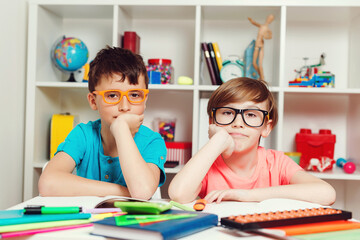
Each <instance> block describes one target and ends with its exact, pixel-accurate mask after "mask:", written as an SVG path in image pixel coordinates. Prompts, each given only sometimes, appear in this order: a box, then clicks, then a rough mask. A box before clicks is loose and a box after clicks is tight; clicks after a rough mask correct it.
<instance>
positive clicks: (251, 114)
mask: <svg viewBox="0 0 360 240" xmlns="http://www.w3.org/2000/svg"><path fill="white" fill-rule="evenodd" d="M245 116H246V117H248V118H256V117H258V116H259V113H258V112H257V111H256V110H254V111H246V112H245Z"/></svg>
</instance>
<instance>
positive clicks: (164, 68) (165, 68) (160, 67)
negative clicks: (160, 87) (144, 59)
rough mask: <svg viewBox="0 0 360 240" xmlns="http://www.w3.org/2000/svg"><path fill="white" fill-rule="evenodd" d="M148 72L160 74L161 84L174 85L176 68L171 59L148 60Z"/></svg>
mask: <svg viewBox="0 0 360 240" xmlns="http://www.w3.org/2000/svg"><path fill="white" fill-rule="evenodd" d="M147 71H155V72H160V73H161V75H160V80H161V84H169V83H173V74H174V68H173V67H172V66H171V60H170V59H163V58H152V59H149V60H148V66H147Z"/></svg>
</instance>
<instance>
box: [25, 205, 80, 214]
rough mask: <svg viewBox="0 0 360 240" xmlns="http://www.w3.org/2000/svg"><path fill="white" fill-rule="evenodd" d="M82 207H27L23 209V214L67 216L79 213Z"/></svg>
mask: <svg viewBox="0 0 360 240" xmlns="http://www.w3.org/2000/svg"><path fill="white" fill-rule="evenodd" d="M81 211H82V207H44V206H28V207H25V208H24V214H68V213H80V212H81Z"/></svg>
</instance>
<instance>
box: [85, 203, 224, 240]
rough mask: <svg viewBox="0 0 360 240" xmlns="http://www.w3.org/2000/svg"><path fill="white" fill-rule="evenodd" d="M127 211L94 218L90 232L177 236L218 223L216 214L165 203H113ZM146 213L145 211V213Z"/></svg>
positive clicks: (127, 236)
mask: <svg viewBox="0 0 360 240" xmlns="http://www.w3.org/2000/svg"><path fill="white" fill-rule="evenodd" d="M115 206H117V207H119V208H121V209H122V210H123V211H126V212H127V213H130V214H127V215H122V216H115V217H110V218H106V219H103V220H101V221H97V222H94V228H93V231H92V234H93V235H100V236H105V237H112V238H120V239H165V240H166V239H178V238H181V237H184V236H187V235H190V234H193V233H196V232H200V231H203V230H205V229H208V228H211V227H214V226H217V225H218V216H217V215H215V214H211V213H199V212H194V211H183V210H174V209H170V208H171V207H172V206H173V205H172V204H169V203H148V202H142V203H139V202H138V203H136V202H135V203H134V202H128V203H115ZM145 214H146V215H145Z"/></svg>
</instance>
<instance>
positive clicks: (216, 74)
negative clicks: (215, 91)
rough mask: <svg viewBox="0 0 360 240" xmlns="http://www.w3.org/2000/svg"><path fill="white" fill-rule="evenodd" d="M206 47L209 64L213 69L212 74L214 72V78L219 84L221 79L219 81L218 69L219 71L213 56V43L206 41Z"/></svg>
mask: <svg viewBox="0 0 360 240" xmlns="http://www.w3.org/2000/svg"><path fill="white" fill-rule="evenodd" d="M208 49H209V53H210V60H211V65H212V67H213V69H214V74H215V78H216V84H217V85H221V84H222V81H221V78H220V71H219V67H218V65H217V62H216V56H215V52H214V48H213V44H212V43H211V42H210V43H208Z"/></svg>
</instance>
